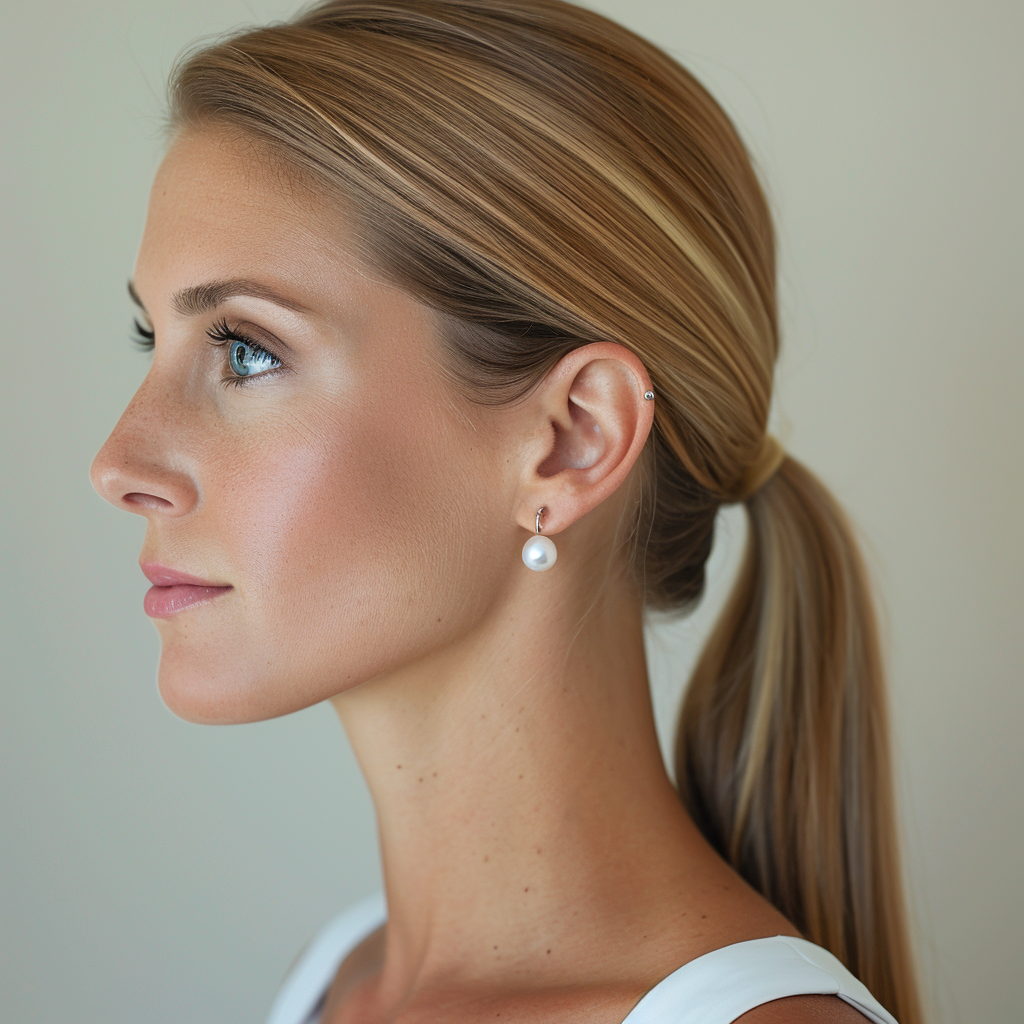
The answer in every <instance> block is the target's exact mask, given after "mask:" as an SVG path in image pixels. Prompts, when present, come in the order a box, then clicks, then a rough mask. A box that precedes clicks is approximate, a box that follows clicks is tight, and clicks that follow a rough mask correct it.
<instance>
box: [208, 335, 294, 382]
mask: <svg viewBox="0 0 1024 1024" xmlns="http://www.w3.org/2000/svg"><path fill="white" fill-rule="evenodd" d="M206 333H207V335H208V336H209V337H210V338H211V339H212V341H213V343H214V344H215V345H227V352H228V366H229V368H230V370H231V373H232V375H233V376H232V377H228V378H226V381H227V382H228V383H231V384H238V383H241V381H242V379H244V378H246V377H257V376H259V375H260V374H262V373H266V372H267V371H268V370H276V369H278V368H279V367H280V366H281V365H282V363H281V360H280V359H278V358H277V356H275V355H274V354H273V353H271V352H268V351H267V350H266V349H265V348H263V346H262V345H258V344H257V343H256V342H255V341H253V340H252V339H251V338H246V337H245V336H244V335H242V334H239V333H238V332H237V331H235V330H232V329H231V328H230V327H228V325H227V321H226V320H221V321H219V322H218V323H216V324H214V326H213V327H211V328H210V329H209V330H208V331H207V332H206Z"/></svg>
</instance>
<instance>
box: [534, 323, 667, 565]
mask: <svg viewBox="0 0 1024 1024" xmlns="http://www.w3.org/2000/svg"><path fill="white" fill-rule="evenodd" d="M648 395H650V396H651V397H650V398H649V397H648ZM533 399H534V403H535V410H536V413H537V415H538V416H539V417H541V418H542V419H543V422H544V432H543V434H540V433H539V434H538V436H542V437H543V439H544V449H543V450H542V451H540V452H538V456H539V457H538V458H537V459H536V460H535V461H534V462H533V465H532V468H531V469H529V471H528V472H529V478H528V480H527V481H524V482H525V483H526V484H527V486H526V488H525V491H526V494H524V498H525V500H526V502H527V504H526V505H525V506H523V507H522V509H521V511H520V514H519V517H517V518H519V521H520V522H521V524H522V525H524V526H526V528H527V529H529V530H530V532H531V533H533V532H534V521H533V520H534V516H535V513H536V510H537V509H538V508H540V507H541V506H542V505H543V506H546V508H547V511H546V512H545V514H544V532H545V533H547V534H551V533H558V532H560V531H561V530H564V529H565V528H566V527H567V526H569V525H570V524H571V523H573V522H575V521H576V520H578V519H580V518H581V517H582V516H584V515H586V513H587V512H589V511H590V510H591V509H593V508H595V507H596V506H597V505H599V504H600V503H601V502H602V501H604V500H605V499H606V498H607V497H608V496H609V495H611V494H612V493H613V492H614V491H615V490H616V489H617V488H618V487H619V486H620V484H621V483H622V482H623V481H624V480H625V479H626V477H627V476H628V475H629V472H630V470H631V469H632V467H633V465H634V464H635V462H636V460H637V458H638V457H639V455H640V452H641V451H642V449H643V446H644V443H645V442H646V440H647V436H648V435H649V433H650V429H651V424H652V422H653V417H654V408H653V406H654V402H653V389H652V387H651V382H650V379H649V377H648V375H647V372H646V370H645V368H644V365H643V363H641V362H640V360H639V359H638V358H637V356H636V355H635V354H634V353H632V352H631V351H630V350H629V349H627V348H625V346H623V345H618V344H616V343H614V342H595V343H593V344H589V345H583V346H580V348H577V349H573V350H572V351H571V352H569V353H567V354H566V355H565V356H563V357H562V359H561V360H560V361H559V363H558V364H557V365H556V366H555V367H554V368H553V369H552V370H551V371H550V373H549V374H548V376H547V377H546V378H545V380H544V381H543V383H542V385H541V387H540V388H538V389H537V391H536V392H535V393H534V396H533ZM534 403H531V404H534ZM524 558H525V552H524Z"/></svg>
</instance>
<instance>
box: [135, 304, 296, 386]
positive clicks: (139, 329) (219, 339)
mask: <svg viewBox="0 0 1024 1024" xmlns="http://www.w3.org/2000/svg"><path fill="white" fill-rule="evenodd" d="M133 323H134V326H135V332H136V333H135V334H134V335H133V337H132V341H133V342H134V343H135V344H136V345H138V347H139V348H141V349H142V350H143V351H146V352H152V351H153V349H154V347H155V346H156V331H151V330H149V328H147V327H144V326H143V325H142V324H140V323H139V321H138V318H135V319H134V320H133ZM206 335H207V337H208V338H209V339H210V342H211V344H213V345H217V346H221V345H226V344H228V342H231V341H241V342H243V343H244V344H246V345H248V346H249V348H251V349H255V350H256V351H257V352H262V353H263V354H264V355H267V356H270V357H271V358H272V359H276V360H277V361H278V362H279V363H280V361H281V360H280V359H279V358H278V356H276V355H274V353H273V352H268V351H267V349H265V348H264V347H263V346H262V345H260V344H257V342H255V341H253V340H252V338H248V337H246V336H245V335H244V334H239V333H238V332H237V331H233V330H232V329H231V328H230V327H229V326H228V322H227V319H226V318H224V317H222V318H221V319H220V320H218V321H217V322H216V323H215V324H214V325H213V326H212V327H211V328H210V329H209V330H208V331H207V332H206ZM274 369H280V367H275V368H274ZM272 372H273V371H272V370H266V371H264V372H263V373H260V374H253V376H254V377H263V376H266V375H268V374H269V373H272ZM222 383H224V384H233V385H235V386H236V387H240V386H242V385H243V384H248V383H249V378H248V377H239V376H236V375H235V374H232V375H231V376H229V377H224V378H223V380H222Z"/></svg>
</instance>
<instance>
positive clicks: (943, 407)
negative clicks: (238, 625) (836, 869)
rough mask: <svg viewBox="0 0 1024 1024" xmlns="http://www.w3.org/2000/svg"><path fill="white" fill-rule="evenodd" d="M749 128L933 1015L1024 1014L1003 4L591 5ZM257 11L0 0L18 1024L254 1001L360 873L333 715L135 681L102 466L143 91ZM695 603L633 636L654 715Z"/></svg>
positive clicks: (136, 199) (728, 525)
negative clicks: (858, 577)
mask: <svg viewBox="0 0 1024 1024" xmlns="http://www.w3.org/2000/svg"><path fill="white" fill-rule="evenodd" d="M599 6H600V7H601V9H603V10H606V11H607V12H609V13H610V14H612V15H613V16H616V17H619V18H621V19H622V20H624V21H625V22H626V23H628V24H629V25H631V26H632V27H634V28H636V29H638V30H639V31H641V32H643V33H645V34H646V35H648V36H650V37H651V38H653V39H654V40H655V41H657V42H659V43H660V44H661V45H663V46H664V47H666V48H667V49H669V50H670V51H672V52H673V53H675V54H676V55H677V56H679V57H681V58H682V59H683V60H684V62H686V63H687V64H688V65H689V66H690V67H691V68H692V69H693V70H694V71H695V72H697V73H698V74H699V75H700V76H701V77H702V78H703V80H704V81H705V82H706V83H707V84H708V85H709V86H710V87H711V89H712V91H713V92H714V93H715V94H716V95H717V96H718V98H719V99H720V100H721V102H722V103H723V104H724V106H725V107H726V109H727V110H729V111H730V112H731V113H732V114H733V116H734V117H735V118H736V120H737V121H738V123H739V125H740V127H741V129H742V130H743V132H744V134H745V136H746V138H747V140H748V141H749V143H750V145H751V147H752V149H753V151H754V153H755V154H756V156H757V158H758V160H759V162H760V164H761V166H762V168H763V170H764V174H765V177H766V180H767V185H768V188H769V190H770V193H771V195H772V197H773V202H774V206H775V209H776V212H777V215H778V223H779V228H780V237H781V246H782V280H781V286H782V295H783V309H784V315H785V354H784V358H783V362H782V366H781V369H780V374H779V399H778V409H777V415H776V423H777V427H778V429H779V430H780V431H781V432H782V433H783V435H784V436H785V437H786V438H787V439H788V443H789V445H790V446H791V448H792V449H793V450H794V452H795V453H796V454H798V455H799V456H800V457H801V458H803V459H805V461H806V462H807V463H808V464H810V465H811V466H812V467H814V468H815V469H817V470H818V471H819V472H820V474H821V475H822V476H823V477H824V478H825V479H826V480H827V481H828V482H829V483H830V484H831V485H832V486H833V487H834V488H835V490H836V492H837V494H838V495H839V496H840V497H841V498H842V500H843V501H845V503H846V504H847V506H848V508H849V509H850V510H851V512H852V513H853V514H854V516H855V518H856V519H857V520H858V521H859V523H860V524H861V526H862V528H863V531H864V533H865V536H866V538H867V541H868V544H869V548H870V552H871V553H870V558H871V561H872V564H873V566H874V567H875V571H876V573H877V576H878V578H879V580H880V582H881V585H882V589H883V591H884V594H885V600H886V604H887V607H888V621H889V633H890V637H891V664H892V677H893V684H892V688H893V703H894V709H895V719H896V729H897V742H898V761H897V763H898V772H899V775H898V785H899V789H900V796H901V801H902V807H903V822H904V828H905V832H906V837H907V858H906V859H907V874H908V878H909V883H910V889H911V893H912V899H913V908H914V914H915V919H916V922H917V926H916V927H917V936H918V947H919V950H920V955H921V959H922V963H923V965H924V978H925V988H926V991H927V994H928V997H929V999H930V1001H931V1003H932V1006H933V1008H934V1010H933V1020H934V1021H937V1022H943V1024H959V1022H963V1024H1010V1022H1011V1021H1019V1020H1020V1019H1021V1016H1022V1010H1021V996H1020V994H1019V988H1020V986H1019V972H1020V963H1019V962H1020V956H1021V952H1022V948H1024V941H1022V929H1021V926H1020V918H1021V914H1022V912H1024V885H1022V882H1021V866H1022V853H1021V850H1022V838H1024V837H1022V829H1021V824H1020V819H1021V812H1022V797H1021V788H1022V784H1024V770H1022V769H1024V755H1022V745H1021V743H1020V741H1019V739H1018V734H1019V731H1020V727H1021V723H1022V721H1024V716H1022V710H1024V708H1022V698H1021V665H1022V661H1024V659H1022V641H1021V635H1022V633H1024V615H1022V602H1021V596H1020V594H1021V587H1022V580H1024V552H1022V544H1021V540H1020V535H1019V531H1020V527H1021V524H1022V523H1024V493H1022V492H1024V485H1022V475H1024V474H1022V467H1024V458H1022V454H1021V447H1022V441H1024V429H1022V427H1024V423H1022V419H1024V401H1022V400H1021V394H1020V391H1021V387H1022V382H1024V372H1022V371H1024V365H1022V352H1024V347H1022V340H1024V339H1022V331H1021V326H1020V320H1019V315H1020V305H1021V298H1020V296H1021V271H1022V262H1024V261H1022V243H1021V238H1022V237H1024V223H1022V202H1021V185H1022V182H1024V166H1022V159H1021V156H1022V153H1021V149H1022V146H1021V135H1020V109H1019V108H1020V98H1021V73H1020V68H1021V65H1022V60H1021V42H1022V38H1024V16H1022V15H1024V5H1021V4H1020V3H1019V2H1016V0H1013V2H1011V0H1006V2H1000V0H970V2H968V0H960V2H955V3H954V2H948V0H930V2H927V3H925V2H923V0H888V2H884V3H883V2H880V0H842V2H836V0H772V2H771V3H769V2H766V0H685V2H683V0H639V2H637V0H632V2H631V0H603V2H602V3H601V4H599ZM291 10H292V5H291V4H289V3H274V2H271V0H248V2H242V0H170V2H160V3H157V2H155V0H154V2H142V0H134V2H130V0H90V2H89V3H85V2H84V0H51V2H49V3H39V4H34V3H33V4H29V3H19V4H12V5H9V6H8V8H7V9H6V11H5V14H4V18H3V23H2V31H0V35H2V46H3V49H4V53H3V54H2V55H0V56H2V59H0V73H2V74H3V76H4V89H3V93H2V97H3V99H2V101H0V109H2V114H3V119H4V125H3V146H2V148H3V165H2V174H3V176H4V180H3V184H4V189H3V195H4V197H5V200H6V201H5V203H4V207H5V210H4V217H5V238H4V244H3V249H2V255H0V259H2V261H3V268H2V274H0V287H2V288H3V296H2V301H3V305H2V320H0V323H2V331H3V336H2V342H0V343H2V350H0V355H2V358H0V371H2V373H3V387H2V391H0V396H2V397H0V416H2V424H0V427H2V431H3V434H2V437H3V444H2V446H0V457H2V459H3V476H2V479H3V484H4V487H3V503H2V514H3V517H4V522H3V524H2V530H0V536H2V538H3V551H4V554H3V558H4V563H3V586H2V588H0V592H2V600H3V608H2V619H0V621H2V628H3V654H2V660H0V671H2V673H3V681H2V686H3V691H2V715H0V772H2V786H0V830H2V831H0V839H2V842H0V858H2V863H0V870H2V884H0V974H2V977H0V1021H2V1022H3V1024H42V1022H57V1021H65V1020H75V1021H78V1022H81V1024H93V1022H95V1024H99V1022H103V1024H120V1022H125V1024H128V1022H132V1024H137V1022H139V1021H146V1022H151V1024H164V1022H168V1024H205V1022H211V1024H213V1022H216V1024H235V1022H237V1024H242V1022H250V1021H256V1022H258V1021H261V1020H262V1018H263V1014H264V1013H265V1011H266V1008H267V1006H268V1003H269V1001H270V998H271V995H272V993H273V991H274V989H275V987H276V985H277V983H278V981H279V979H280V977H281V974H282V972H283V971H284V970H285V968H286V967H287V965H288V963H289V961H290V960H291V958H292V956H293V955H294V953H295V952H296V951H297V950H298V948H299V947H300V945H301V944H302V943H303V942H304V941H305V940H306V938H307V937H308V936H309V934H310V933H311V932H312V931H313V930H314V929H315V928H316V927H318V925H319V924H320V923H321V922H322V921H323V920H324V919H325V918H326V917H328V916H329V915H330V914H332V913H333V912H334V911H336V910H337V909H338V908H340V907H341V906H342V905H343V904H345V903H346V902H347V901H349V900H352V899H354V898H356V897H358V896H359V895H361V894H363V893H364V892H367V891H369V890H370V889H372V888H373V887H375V886H376V885H377V884H378V874H377V867H376V859H375V858H376V853H375V846H374V837H373V817H372V809H371V807H370V805H369V801H368V799H367V796H366V793H365V790H364V788H363V785H362V782H361V780H360V778H359V775H358V772H357V770H356V768H355V765H354V763H353V760H352V757H351V755H350V753H349V752H348V750H347V749H346V747H345V745H344V742H343V739H342V736H341V733H340V730H339V729H338V727H337V726H336V724H335V722H334V720H333V717H332V715H331V713H330V711H329V709H328V708H327V707H323V706H321V707H316V708H312V709H310V710H308V711H306V712H303V713H301V714H298V715H294V716H291V717H289V718H285V719H281V720H279V721H273V722H267V723H263V724H259V725H250V726H243V727H228V728H204V727H199V726H194V725H187V724H185V723H183V722H180V721H178V720H177V719H175V718H174V717H173V716H172V715H171V714H170V713H169V712H168V711H167V710H166V709H164V707H163V706H162V705H161V703H160V701H159V698H158V696H157V693H156V690H155V684H154V666H155V662H156V656H157V641H156V636H155V633H154V630H153V629H152V627H151V626H150V625H149V624H148V623H147V622H146V620H145V618H144V616H143V613H142V608H141V597H142V594H143V591H144V589H145V582H144V581H143V579H142V577H141V575H140V573H139V571H138V568H137V566H136V564H135V560H136V558H137V555H138V549H139V543H140V539H141V536H142V527H143V523H142V521H141V520H139V519H136V518H134V517H129V516H125V515H122V514H121V513H118V512H115V511H114V510H113V509H112V508H110V507H109V506H107V505H105V504H104V503H102V502H101V501H100V499H99V498H98V497H96V496H95V495H94V494H93V492H92V491H91V489H90V487H89V483H88V478H87V469H88V465H89V461H90V459H91V457H92V455H93V453H94V451H95V450H96V449H97V448H98V447H99V445H100V444H101V443H102V441H103V439H104V437H105V436H106V434H107V432H108V430H109V429H110V427H111V426H112V425H113V423H114V422H115V420H116V417H117V415H118V414H119V412H120V410H121V409H122V407H123V406H124V404H125V403H126V402H127V400H128V398H129V396H130V395H131V393H132V391H133V390H134V388H135V387H136V386H137V385H138V383H139V381H140V380H141V378H142V376H143V374H144V372H145V366H146V358H147V357H145V356H144V355H142V354H140V353H138V352H135V351H133V350H132V348H131V347H130V345H129V343H128V341H127V335H128V326H129V317H130V312H131V311H130V309H129V304H128V300H127V298H126V296H125V280H126V279H127V277H128V275H129V273H130V272H131V267H132V262H133V258H134V253H135V248H136V245H137V242H138V238H139V234H140V230H141V226H142V221H143V215H144V209H145V200H146V194H147V190H148V186H149V181H150V178H151V176H152V173H153V170H154V169H155V166H156V163H157V161H158V158H159V142H158V136H157V115H158V112H159V110H160V98H161V92H162V87H163V80H164V76H165V73H166V71H167V68H168V66H169V63H170V61H171V59H172V58H173V56H174V55H175V53H176V52H177V51H178V49H179V48H180V46H182V45H183V44H185V43H186V42H188V41H189V40H191V39H193V38H194V37H196V36H197V35H200V34H202V33H206V32H211V31H215V30H219V29H222V28H225V27H228V26H231V25H235V24H239V23H242V22H248V21H252V20H263V19H266V18H270V17H279V16H283V15H286V14H288V13H290V11H291ZM742 537H743V522H742V514H739V513H738V512H737V510H736V509H732V510H729V511H727V512H726V513H725V514H724V516H723V530H722V533H721V536H720V542H719V544H718V546H717V548H716V551H715V554H714V556H713V559H714V566H715V567H716V575H715V583H714V585H713V587H712V591H711V593H710V594H709V602H708V607H707V608H705V609H704V610H702V611H701V612H700V613H699V614H698V615H697V617H696V618H695V619H694V620H692V621H690V622H687V623H684V624H682V625H677V626H674V627H666V626H664V625H660V626H658V627H657V628H656V629H655V630H653V631H652V633H651V658H652V669H653V674H654V679H653V686H654V690H655V695H656V699H657V705H658V710H659V715H660V716H661V719H662V723H663V724H665V723H667V721H668V719H669V718H670V717H671V714H672V710H673V707H674V705H675V703H676V701H677V700H678V696H679V690H680V687H681V683H682V680H683V678H684V676H685V672H686V669H687V666H688V664H689V662H690V660H691V658H692V655H693V651H694V650H695V647H696V644H697V643H698V642H699V639H700V637H701V636H702V635H703V633H704V631H705V629H706V627H707V622H708V620H709V615H710V612H712V611H713V610H714V605H715V603H716V602H717V601H718V600H720V598H721V594H722V593H723V590H724V587H725V585H726V583H727V579H728V574H729V572H730V570H731V568H732V567H733V566H734V564H735V559H736V555H737V553H738V552H739V549H740V545H741V542H742Z"/></svg>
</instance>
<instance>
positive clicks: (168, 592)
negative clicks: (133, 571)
mask: <svg viewBox="0 0 1024 1024" xmlns="http://www.w3.org/2000/svg"><path fill="white" fill-rule="evenodd" d="M139 566H140V568H141V569H142V573H143V575H144V576H145V577H146V579H147V580H149V582H150V583H152V584H153V586H151V587H150V588H149V590H147V591H146V597H145V599H144V600H143V602H142V607H143V609H144V610H145V612H146V614H147V615H148V616H149V617H150V618H151V619H169V618H170V617H171V616H172V615H177V614H178V612H181V611H184V610H185V609H186V608H191V607H192V606H193V605H197V604H205V603H207V602H209V601H213V600H215V599H216V598H218V597H220V596H221V595H222V594H226V593H227V592H228V591H229V590H231V589H233V588H232V587H231V586H230V585H225V584H220V583H214V582H213V581H211V580H204V579H202V578H200V577H199V576H193V575H192V574H191V573H188V572H181V571H179V570H178V569H169V568H168V567H167V566H166V565H159V564H158V563H156V562H140V563H139Z"/></svg>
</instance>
